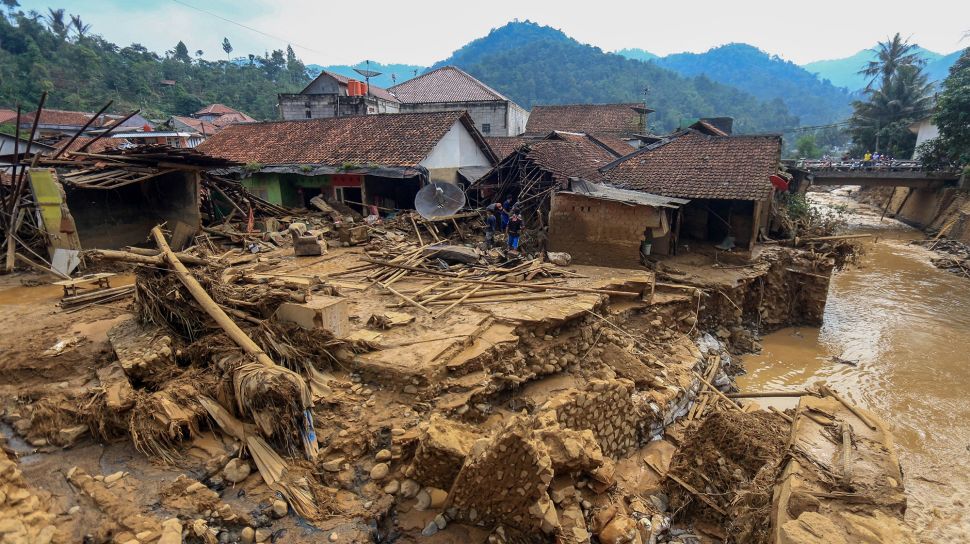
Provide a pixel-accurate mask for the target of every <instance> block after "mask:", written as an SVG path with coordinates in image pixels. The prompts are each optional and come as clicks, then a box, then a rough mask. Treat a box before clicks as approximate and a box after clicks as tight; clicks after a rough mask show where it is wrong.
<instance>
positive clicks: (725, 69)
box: [651, 43, 858, 125]
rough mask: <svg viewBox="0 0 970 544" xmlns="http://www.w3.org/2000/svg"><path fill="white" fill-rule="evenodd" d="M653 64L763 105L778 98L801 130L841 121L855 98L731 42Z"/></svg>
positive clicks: (788, 64)
mask: <svg viewBox="0 0 970 544" xmlns="http://www.w3.org/2000/svg"><path fill="white" fill-rule="evenodd" d="M651 62H654V63H656V64H658V65H660V66H662V67H664V68H669V69H670V70H673V71H675V72H677V73H678V74H681V75H684V76H689V77H690V76H698V75H702V74H703V75H705V76H707V77H709V78H711V79H713V80H714V81H717V82H719V83H724V84H726V85H731V86H733V87H737V88H738V89H741V90H742V91H747V92H748V93H751V94H752V95H754V96H755V97H757V98H760V99H761V100H771V99H775V98H780V99H781V100H782V101H784V102H785V105H786V106H788V109H789V110H790V111H791V112H792V114H794V115H797V116H798V118H799V120H800V121H801V124H803V125H821V124H825V123H831V122H833V121H840V120H842V119H845V118H846V117H848V115H849V113H850V112H851V111H852V108H851V107H850V106H849V103H850V102H851V101H852V99H853V97H852V96H851V94H850V93H849V92H847V91H846V90H845V89H840V88H837V87H835V86H833V85H832V84H831V83H829V82H827V81H821V80H819V79H818V78H816V77H815V75H814V74H812V73H810V72H808V71H807V70H805V69H804V68H802V67H801V66H798V65H797V64H795V63H793V62H790V61H786V60H783V59H781V58H779V57H777V56H773V55H769V54H768V53H765V52H764V51H762V50H760V49H758V48H756V47H753V46H751V45H748V44H743V43H732V44H727V45H722V46H720V47H715V48H713V49H711V50H710V51H707V52H705V53H678V54H674V55H667V56H666V57H660V58H656V59H654V60H653V61H651ZM857 69H858V68H857Z"/></svg>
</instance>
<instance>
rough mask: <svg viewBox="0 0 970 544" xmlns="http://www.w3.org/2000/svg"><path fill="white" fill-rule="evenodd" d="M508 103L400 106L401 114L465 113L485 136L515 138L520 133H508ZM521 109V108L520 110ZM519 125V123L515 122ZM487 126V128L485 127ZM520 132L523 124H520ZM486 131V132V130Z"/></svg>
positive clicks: (487, 102)
mask: <svg viewBox="0 0 970 544" xmlns="http://www.w3.org/2000/svg"><path fill="white" fill-rule="evenodd" d="M508 109H509V102H507V101H504V100H490V101H483V102H435V103H427V104H402V105H401V111H402V112H435V111H467V112H468V115H469V116H471V118H472V121H474V122H475V126H476V127H477V128H478V131H479V132H481V133H482V134H484V135H485V136H516V135H518V134H521V133H522V132H521V131H520V132H514V133H513V132H509V130H510V127H509V121H510V119H509V111H508ZM520 109H521V108H520ZM526 116H527V117H528V114H526ZM516 119H517V118H516ZM516 122H517V123H519V122H520V121H518V120H517V121H516ZM486 125H487V126H486ZM521 125H522V130H524V127H525V124H524V123H521ZM486 129H488V130H486Z"/></svg>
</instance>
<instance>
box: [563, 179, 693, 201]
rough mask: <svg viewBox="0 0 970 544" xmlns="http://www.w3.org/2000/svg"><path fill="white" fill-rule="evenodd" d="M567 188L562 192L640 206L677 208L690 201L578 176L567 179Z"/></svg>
mask: <svg viewBox="0 0 970 544" xmlns="http://www.w3.org/2000/svg"><path fill="white" fill-rule="evenodd" d="M569 188H570V190H569V191H562V192H564V193H573V194H578V195H584V196H588V197H589V198H599V199H603V200H612V201H614V202H626V203H629V204H637V205H642V206H655V207H661V208H679V207H681V206H683V205H684V204H687V203H688V202H690V200H687V199H684V198H672V197H667V196H662V195H655V194H653V193H644V192H643V191H631V190H629V189H620V188H618V187H611V186H609V185H604V184H602V183H592V182H589V181H586V180H584V179H580V178H571V179H570V180H569Z"/></svg>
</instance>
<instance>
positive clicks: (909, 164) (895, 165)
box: [794, 159, 928, 172]
mask: <svg viewBox="0 0 970 544" xmlns="http://www.w3.org/2000/svg"><path fill="white" fill-rule="evenodd" d="M794 166H795V167H796V168H799V169H802V170H808V171H810V172H926V171H928V170H927V169H926V168H924V167H923V165H922V164H921V163H920V162H919V161H915V160H888V161H878V162H877V161H863V160H847V161H842V160H838V161H831V160H829V161H826V160H814V159H813V160H805V159H802V160H798V161H795V165H794Z"/></svg>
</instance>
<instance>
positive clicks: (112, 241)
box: [27, 146, 233, 273]
mask: <svg viewBox="0 0 970 544" xmlns="http://www.w3.org/2000/svg"><path fill="white" fill-rule="evenodd" d="M85 155H86V154H84V153H80V152H79V153H78V156H77V157H76V158H75V160H74V161H71V163H70V165H69V166H67V165H64V164H60V165H56V166H58V167H59V168H54V167H53V166H55V165H54V164H51V165H50V166H52V167H49V168H33V169H30V170H29V171H28V173H27V177H28V180H29V186H30V191H31V193H32V195H33V198H34V201H35V202H36V203H37V204H38V209H39V214H38V217H39V225H38V227H39V228H40V229H39V230H40V231H41V232H42V233H43V234H44V235H45V237H46V239H47V241H48V253H49V254H50V256H51V262H52V264H54V267H55V269H57V270H60V271H62V272H67V273H69V272H70V271H71V270H73V268H74V266H76V264H77V255H78V253H79V252H80V251H81V250H82V249H95V248H99V249H118V248H122V247H125V246H137V245H144V244H145V243H146V242H147V241H148V233H149V232H150V231H151V229H152V227H154V226H155V225H159V224H167V225H168V226H169V228H171V229H172V230H173V232H174V233H177V235H176V237H175V238H174V239H173V245H174V246H176V247H178V248H182V247H184V246H185V245H186V244H188V243H189V242H190V241H191V239H192V237H193V236H194V235H195V234H196V233H197V232H198V231H199V230H200V228H201V227H202V216H201V211H200V183H201V172H202V170H204V169H207V168H216V167H222V168H224V167H226V166H229V165H231V164H233V163H231V162H230V161H226V160H222V159H214V158H212V157H207V156H205V155H202V154H200V153H197V152H194V151H190V150H181V149H174V148H171V147H168V146H141V147H138V148H133V149H130V150H110V149H107V150H104V151H102V152H101V154H97V155H96V156H94V157H92V156H85ZM63 162H67V161H62V163H63ZM42 164H44V161H42Z"/></svg>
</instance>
